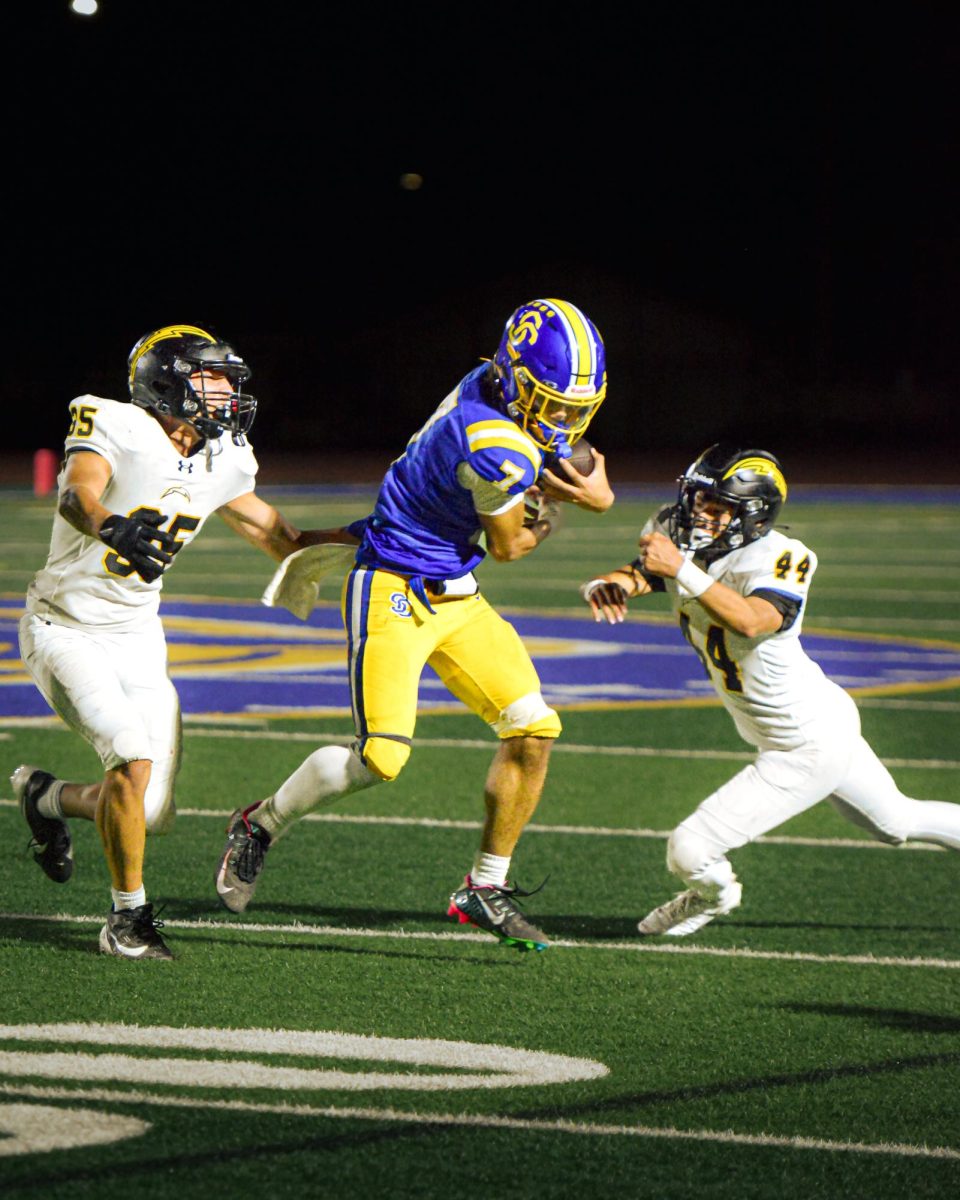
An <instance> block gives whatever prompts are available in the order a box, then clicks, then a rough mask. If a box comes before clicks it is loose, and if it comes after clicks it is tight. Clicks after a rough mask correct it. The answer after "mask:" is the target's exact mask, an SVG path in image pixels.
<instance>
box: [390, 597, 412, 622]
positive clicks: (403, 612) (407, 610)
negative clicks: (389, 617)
mask: <svg viewBox="0 0 960 1200" xmlns="http://www.w3.org/2000/svg"><path fill="white" fill-rule="evenodd" d="M390 609H391V611H392V612H393V613H394V614H395V615H396V616H398V617H412V616H413V609H412V608H411V607H410V601H409V600H408V599H407V598H406V596H405V595H404V594H403V592H391V593H390Z"/></svg>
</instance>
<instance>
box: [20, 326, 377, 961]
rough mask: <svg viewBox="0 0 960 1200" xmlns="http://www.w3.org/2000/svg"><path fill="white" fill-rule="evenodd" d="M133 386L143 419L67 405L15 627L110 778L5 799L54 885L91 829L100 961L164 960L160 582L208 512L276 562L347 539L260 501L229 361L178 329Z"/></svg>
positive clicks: (31, 784) (171, 697)
mask: <svg viewBox="0 0 960 1200" xmlns="http://www.w3.org/2000/svg"><path fill="white" fill-rule="evenodd" d="M128 371H129V388H130V399H131V401H132V403H121V402H117V401H115V400H108V399H104V398H101V397H98V396H91V395H83V396H80V397H78V398H77V399H75V400H73V401H72V403H71V404H70V426H69V430H68V433H67V438H66V442H65V456H64V465H63V468H62V470H61V472H60V476H59V479H58V485H59V496H58V504H57V512H56V515H55V517H54V523H53V533H52V536H51V542H50V552H49V556H48V558H47V562H46V564H45V565H44V566H43V567H42V568H41V569H40V571H38V573H37V575H36V576H35V578H34V579H33V581H32V583H31V584H30V586H29V589H28V592H27V599H26V613H25V615H24V617H23V619H22V621H21V623H20V651H21V656H22V658H23V662H24V665H25V666H26V668H27V670H28V671H29V672H30V674H31V675H32V677H33V679H34V681H35V682H36V685H37V687H38V688H39V690H40V691H41V692H42V693H43V695H44V697H45V698H46V700H47V702H48V703H49V705H50V707H51V708H52V709H53V710H54V711H55V712H56V713H58V714H59V715H60V717H61V718H62V719H63V720H64V722H65V723H66V724H67V725H68V726H70V728H72V729H73V730H75V731H76V732H77V733H78V734H79V735H80V736H81V737H82V738H83V739H84V740H85V741H86V742H88V743H89V744H90V745H91V746H92V747H93V748H94V750H96V752H97V754H98V755H99V757H100V760H101V762H102V764H103V769H104V776H103V779H102V781H99V782H97V783H94V784H79V783H68V782H66V781H64V780H61V779H57V778H56V777H55V776H54V775H53V774H51V773H50V772H48V771H44V770H40V769H39V768H37V767H33V766H29V765H27V764H24V765H22V766H20V767H18V768H17V769H16V771H14V773H13V776H12V780H11V782H12V784H13V789H14V794H15V795H16V796H17V797H18V799H19V801H20V806H21V810H22V812H23V815H24V818H25V819H26V821H27V823H28V825H29V826H30V831H31V834H32V839H33V843H32V844H33V846H34V858H35V860H36V862H37V863H38V864H39V866H40V867H41V869H42V870H43V871H44V873H45V874H46V875H47V876H48V877H49V878H51V879H53V880H55V881H56V882H59V883H63V882H66V881H67V880H68V879H69V878H70V875H71V874H72V870H73V848H72V841H71V837H70V829H69V825H68V819H70V818H81V819H87V820H92V821H96V824H97V828H98V831H99V833H100V837H101V840H102V842H103V847H104V854H105V857H106V860H107V864H108V866H109V868H110V875H111V883H112V900H113V903H112V907H111V911H110V913H109V914H108V917H107V922H106V924H105V925H104V927H103V929H102V930H101V933H100V949H101V950H102V951H104V952H105V953H108V954H113V955H119V956H122V957H126V958H170V957H171V955H170V952H169V950H168V949H167V947H166V945H165V944H164V941H163V938H162V937H161V936H160V934H159V933H158V932H157V930H158V923H157V922H156V920H155V919H154V917H153V909H152V905H151V904H148V903H147V900H146V892H145V890H144V886H143V858H144V839H145V836H146V834H147V833H148V832H150V833H163V832H165V831H166V830H167V829H168V828H169V826H170V823H171V821H172V820H173V815H174V798H173V797H174V780H175V777H176V773H177V768H178V765H179V761H180V706H179V701H178V698H177V693H176V690H175V689H174V686H173V684H172V683H171V681H170V678H169V675H168V672H167V651H166V642H165V639H164V635H163V629H162V626H161V623H160V617H159V612H158V609H159V602H160V590H161V587H162V585H163V573H164V571H165V570H169V569H170V567H171V565H172V564H173V563H174V561H175V558H176V555H177V554H179V552H180V551H181V550H182V549H183V547H184V546H185V545H186V544H187V543H188V542H190V541H192V540H193V538H195V537H196V536H197V534H198V533H199V532H200V530H201V529H202V527H203V525H204V522H205V521H206V520H207V518H208V517H209V516H210V514H211V513H214V512H215V513H216V514H217V515H218V516H219V517H221V518H222V519H223V520H224V521H225V522H226V524H227V525H228V526H229V527H230V528H231V529H233V530H234V531H235V532H236V533H238V534H240V535H241V536H242V537H244V538H245V539H246V540H247V541H249V542H250V543H251V544H252V545H254V546H256V547H257V548H258V549H260V550H263V551H264V552H265V553H266V554H268V555H269V556H270V557H271V558H273V559H276V560H282V559H284V558H285V557H286V556H287V555H289V554H292V553H293V552H294V551H296V550H299V549H301V548H302V547H304V546H307V545H312V544H314V543H316V542H321V541H329V540H335V538H338V537H339V531H332V530H331V531H321V530H313V531H309V532H306V533H301V532H300V531H299V530H298V529H296V528H294V526H292V525H291V524H290V523H289V522H288V521H287V520H286V519H285V518H284V517H283V516H282V514H281V513H279V512H278V511H277V510H276V509H275V508H274V507H273V506H272V505H270V504H267V503H266V502H265V501H264V500H262V499H261V498H260V497H259V496H257V495H256V493H255V491H254V487H255V482H256V474H257V462H256V459H255V457H254V454H253V450H252V449H251V447H250V445H249V444H248V443H247V440H246V434H247V433H248V431H249V429H250V426H251V425H252V423H253V418H254V415H255V413H256V408H257V401H256V400H255V399H254V397H253V396H251V395H250V394H249V393H247V392H244V391H243V390H242V389H243V385H244V383H245V382H246V380H247V379H248V378H249V376H250V369H249V367H248V366H247V364H246V363H245V362H244V361H243V359H242V358H241V357H240V356H239V355H238V354H237V353H236V351H235V350H234V349H233V347H232V346H230V345H229V344H227V343H226V342H224V341H222V340H221V339H220V338H218V337H217V336H216V335H214V334H212V333H209V332H207V331H206V330H203V329H199V328H197V327H196V326H192V325H169V326H165V327H164V328H162V329H158V330H155V331H154V332H152V333H150V334H147V335H146V336H145V337H143V338H141V339H140V340H139V341H138V342H137V344H136V345H135V346H134V348H133V350H132V351H131V352H130V356H129V360H128ZM340 540H343V539H342V538H341V539H340ZM346 540H354V541H355V540H356V539H350V538H347V539H346Z"/></svg>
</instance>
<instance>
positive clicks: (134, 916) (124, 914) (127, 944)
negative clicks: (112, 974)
mask: <svg viewBox="0 0 960 1200" xmlns="http://www.w3.org/2000/svg"><path fill="white" fill-rule="evenodd" d="M162 928H163V922H162V921H158V920H157V919H156V918H155V917H154V915H153V905H152V904H141V905H140V907H139V908H121V909H120V911H119V912H113V911H111V912H109V913H108V914H107V923H106V925H104V927H103V928H102V929H101V930H100V952H101V954H113V955H115V956H116V957H117V958H163V959H171V958H173V955H172V954H171V953H170V951H169V950H168V949H167V946H166V943H165V942H164V940H163V938H162V937H161V936H160V934H159V933H158V932H157V930H158V929H162Z"/></svg>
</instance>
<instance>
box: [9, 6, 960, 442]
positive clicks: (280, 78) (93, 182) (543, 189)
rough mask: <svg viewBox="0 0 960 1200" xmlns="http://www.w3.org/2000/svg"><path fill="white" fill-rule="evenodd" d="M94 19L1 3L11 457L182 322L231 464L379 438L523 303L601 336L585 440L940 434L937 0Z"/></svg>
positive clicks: (943, 88) (945, 277) (952, 120)
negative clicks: (225, 432)
mask: <svg viewBox="0 0 960 1200" xmlns="http://www.w3.org/2000/svg"><path fill="white" fill-rule="evenodd" d="M101 7H102V12H101V14H100V16H99V17H98V18H95V19H92V20H85V19H82V18H78V17H76V16H74V15H72V14H71V13H69V11H68V9H67V4H66V0H32V2H31V3H30V4H25V5H22V6H21V10H20V11H16V12H14V13H11V14H8V16H7V18H6V21H7V41H8V49H7V58H8V68H7V71H6V75H5V78H4V80H3V83H2V87H3V89H4V91H5V93H6V95H4V97H3V98H4V100H5V105H4V109H5V112H6V114H7V122H6V124H5V131H4V142H5V150H6V153H5V159H6V167H7V170H6V172H5V175H6V188H5V193H6V194H5V199H6V207H7V211H8V215H7V217H6V219H5V224H4V231H5V237H4V240H5V243H6V245H5V248H4V250H5V252H4V259H5V265H6V272H5V276H6V291H7V322H6V331H7V338H6V339H5V342H6V351H5V354H4V356H3V384H2V386H3V392H4V396H5V398H6V400H7V409H8V411H11V409H13V411H14V412H15V414H16V415H15V419H14V424H13V430H12V434H11V436H12V439H13V448H15V449H16V448H22V449H32V448H34V447H35V446H36V445H38V444H40V442H44V443H46V444H50V445H53V446H57V445H59V444H60V443H61V441H62V436H63V430H62V426H63V414H64V408H65V405H66V403H67V401H68V400H69V399H70V398H71V397H72V396H73V395H75V394H77V393H79V392H82V391H85V390H91V391H95V392H97V391H98V392H101V393H105V394H108V395H109V394H113V395H119V394H122V391H123V388H124V386H125V384H124V363H125V358H126V354H127V351H128V349H129V347H130V345H131V344H132V343H133V342H134V341H135V340H136V339H137V338H138V337H139V336H140V335H141V334H142V333H144V332H145V331H146V330H148V329H150V328H153V327H155V326H157V325H162V324H167V323H169V322H173V321H188V322H194V323H198V324H205V325H208V326H210V327H212V328H214V329H216V330H218V331H220V332H221V333H223V334H224V335H226V336H228V337H230V338H231V339H232V340H233V341H234V342H235V343H236V345H237V346H238V348H239V349H240V350H241V352H242V353H244V354H245V355H246V357H247V358H248V359H249V360H250V362H251V364H252V366H253V368H254V374H255V380H254V382H255V385H256V386H255V388H254V390H255V391H256V392H257V394H258V395H259V396H260V398H261V412H260V416H259V417H258V422H257V428H256V431H255V432H256V435H257V436H256V437H255V439H254V440H255V442H256V444H257V448H258V452H260V454H261V457H263V456H264V453H265V452H272V453H282V452H285V451H287V450H293V449H295V448H300V449H309V448H312V447H317V448H323V449H327V450H337V449H347V448H357V449H362V448H364V447H388V448H391V449H397V448H398V447H399V446H400V445H402V443H403V441H404V440H405V439H406V437H407V436H408V435H409V433H411V432H412V430H413V429H414V428H415V427H416V426H418V425H419V424H420V423H421V422H422V420H423V419H424V418H425V416H426V415H427V414H428V413H429V412H430V411H431V410H432V408H433V407H434V406H435V405H436V404H437V403H438V402H439V401H440V399H442V397H443V396H444V395H445V394H446V392H447V391H448V390H449V388H450V387H451V386H452V385H453V384H454V383H455V382H456V380H457V379H458V378H459V377H460V376H461V375H462V374H463V373H464V372H465V371H466V370H468V369H469V368H470V367H471V366H472V365H474V363H475V362H476V361H477V359H478V357H479V356H481V355H489V354H491V353H492V352H493V350H494V348H495V345H496V341H497V339H498V337H499V334H500V331H501V329H502V326H503V323H504V321H505V319H506V317H507V316H508V315H509V313H510V311H511V310H512V309H513V308H514V307H515V306H516V305H518V304H519V303H521V302H523V301H525V300H527V299H531V298H533V297H534V296H544V295H545V296H549V295H558V296H562V297H564V298H567V299H570V300H573V301H574V302H575V303H578V304H580V306H581V307H582V308H584V309H585V310H586V311H587V312H588V313H589V314H590V315H591V316H592V317H593V318H594V320H595V321H596V323H597V324H598V326H599V327H600V329H601V331H602V332H603V334H604V336H605V339H606V342H607V351H608V367H609V373H610V379H611V387H610V398H609V399H608V401H607V404H606V406H605V408H604V410H603V411H602V413H601V415H600V417H598V419H597V424H596V427H595V433H596V434H597V438H596V440H597V441H598V443H599V444H603V441H604V439H605V440H606V442H607V443H612V442H615V443H616V444H617V445H618V446H622V447H627V448H629V447H645V448H648V449H649V448H655V447H657V446H664V447H665V448H666V447H672V446H679V445H683V446H686V447H687V448H688V449H689V448H691V446H692V447H693V448H694V449H696V448H697V447H698V446H699V443H700V442H701V441H703V442H704V444H705V442H706V441H707V440H714V438H715V437H716V436H720V435H726V434H732V435H734V436H739V435H741V434H743V435H747V431H749V436H752V437H753V440H755V441H757V440H760V441H763V440H766V441H767V442H769V443H773V444H775V445H776V446H778V447H781V448H782V447H784V446H786V447H788V448H789V447H791V446H793V445H795V444H797V445H799V444H800V443H802V442H810V440H811V439H814V440H816V439H825V440H828V441H831V442H833V443H834V444H836V445H837V446H838V447H840V448H856V447H858V446H865V445H868V444H873V443H879V442H900V441H902V440H903V438H904V437H905V436H910V437H912V438H913V439H914V440H915V441H917V443H918V444H926V443H929V444H930V445H931V446H933V445H936V444H941V445H942V444H943V443H944V441H945V439H946V440H950V439H952V441H953V442H954V443H955V441H956V437H955V434H954V432H953V430H954V427H955V422H954V419H953V409H954V405H955V403H956V396H957V390H958V388H957V385H958V382H960V378H958V377H960V371H958V365H957V354H956V351H955V340H956V334H955V329H956V324H957V322H956V307H957V306H956V302H955V293H956V285H957V282H958V266H960V263H958V241H960V239H958V233H957V213H958V211H960V206H958V199H960V197H958V194H957V187H956V183H955V181H954V179H953V174H954V172H955V170H956V158H957V154H956V146H955V143H956V130H957V128H958V121H957V117H958V112H957V101H956V93H957V80H958V79H960V69H958V68H960V64H958V61H957V60H958V57H960V54H958V40H957V33H958V31H960V30H958V26H960V17H958V16H957V15H956V10H953V9H952V8H950V7H948V6H946V5H927V4H923V3H913V4H891V5H886V6H883V7H882V9H881V7H880V6H876V5H873V4H866V3H863V4H859V3H849V4H836V3H833V4H822V5H820V4H815V3H808V4H794V3H779V4H769V3H765V4H760V3H757V4H737V3H727V4H725V5H717V4H684V3H675V4H660V3H657V4H637V5H628V4H623V3H616V4H608V3H605V2H603V0H601V2H598V3H590V4H565V3H558V2H553V3H550V4H546V3H543V4H537V5H531V6H526V7H524V6H520V5H517V4H516V3H511V4H505V3H504V4H501V3H483V4H479V3H476V4H467V3H461V4H454V3H447V4H417V3H406V4H395V5H392V6H389V8H388V9H387V11H384V9H385V8H386V6H383V7H381V6H380V5H376V6H374V5H369V4H366V3H363V2H362V0H358V2H356V3H352V4H349V5H344V6H342V8H341V9H340V10H339V11H338V10H337V9H335V8H334V7H333V6H332V5H331V6H327V5H320V4H307V3H302V2H300V0H274V2H273V3H271V4H268V5H265V6H264V7H263V10H262V12H258V10H257V8H256V7H255V6H254V5H253V4H249V5H247V4H239V3H234V2H230V3H224V2H222V0H210V2H207V3H204V2H203V0H191V2H189V3H186V2H181V0H102V5H101ZM410 171H415V172H419V173H420V174H421V175H422V176H423V179H424V183H423V186H422V187H421V188H420V189H419V190H418V191H406V190H404V189H402V188H401V187H400V186H399V178H400V176H401V174H402V173H403V172H410ZM11 398H13V400H14V403H13V404H12V405H11ZM906 430H909V434H908V435H907V434H906V433H905V431H906Z"/></svg>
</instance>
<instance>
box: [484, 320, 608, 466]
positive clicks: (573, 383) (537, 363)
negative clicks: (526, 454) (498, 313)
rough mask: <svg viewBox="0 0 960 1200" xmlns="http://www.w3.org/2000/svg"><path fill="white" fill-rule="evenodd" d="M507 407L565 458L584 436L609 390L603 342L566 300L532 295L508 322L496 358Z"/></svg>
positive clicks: (514, 415)
mask: <svg viewBox="0 0 960 1200" xmlns="http://www.w3.org/2000/svg"><path fill="white" fill-rule="evenodd" d="M493 365H494V369H495V370H496V373H497V377H498V379H499V381H500V387H501V390H502V392H503V398H504V402H505V405H506V410H507V412H508V413H509V414H510V416H511V417H512V418H513V419H514V420H515V421H516V422H517V423H518V424H519V425H520V426H521V427H522V428H523V429H524V430H525V432H527V433H529V434H530V435H531V436H532V437H533V438H534V439H535V440H536V441H537V442H538V443H539V444H540V445H541V446H543V448H544V449H547V450H551V451H553V452H554V453H555V454H558V455H559V456H560V457H561V458H564V457H569V453H570V450H569V448H570V446H572V445H573V444H574V442H576V441H577V440H578V439H579V438H581V437H582V436H583V434H584V431H585V430H586V428H587V426H588V425H589V424H590V422H591V420H592V419H593V416H594V414H595V413H596V411H597V409H598V408H599V407H600V405H601V404H602V403H603V400H604V397H605V396H606V394H607V366H606V355H605V353H604V349H603V341H602V339H601V337H600V334H599V333H598V332H597V327H596V326H595V325H594V323H593V322H592V321H591V320H590V318H589V317H588V316H586V314H585V313H582V312H581V311H580V309H579V308H577V307H576V306H575V305H573V304H569V303H568V302H567V301H566V300H531V301H530V303H529V304H522V305H521V306H520V307H519V308H518V309H517V310H516V312H515V313H514V314H513V315H512V316H511V317H510V319H509V320H508V321H507V324H506V327H505V328H504V331H503V337H502V338H501V339H500V345H499V346H498V347H497V353H496V355H495V356H494V360H493Z"/></svg>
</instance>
